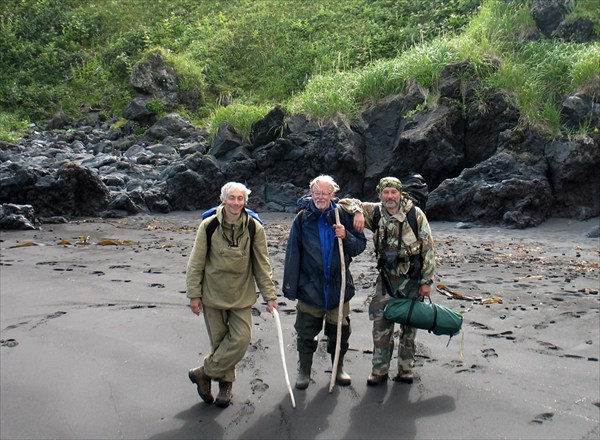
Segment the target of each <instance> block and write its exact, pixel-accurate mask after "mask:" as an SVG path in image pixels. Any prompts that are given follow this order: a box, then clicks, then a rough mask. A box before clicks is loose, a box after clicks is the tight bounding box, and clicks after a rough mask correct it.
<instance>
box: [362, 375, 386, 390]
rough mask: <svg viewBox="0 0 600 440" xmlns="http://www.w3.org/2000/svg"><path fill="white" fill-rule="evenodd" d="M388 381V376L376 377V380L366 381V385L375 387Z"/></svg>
mask: <svg viewBox="0 0 600 440" xmlns="http://www.w3.org/2000/svg"><path fill="white" fill-rule="evenodd" d="M387 380H388V375H387V374H384V375H382V376H378V379H377V380H369V379H367V385H368V386H370V387H376V386H378V385H382V384H384V383H386V382H387Z"/></svg>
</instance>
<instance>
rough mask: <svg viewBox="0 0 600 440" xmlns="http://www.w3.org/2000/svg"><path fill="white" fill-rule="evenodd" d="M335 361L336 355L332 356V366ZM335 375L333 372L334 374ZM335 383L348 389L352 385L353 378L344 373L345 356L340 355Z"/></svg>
mask: <svg viewBox="0 0 600 440" xmlns="http://www.w3.org/2000/svg"><path fill="white" fill-rule="evenodd" d="M334 361H335V353H332V354H331V365H333V362H334ZM332 374H333V372H332ZM335 381H336V383H337V384H338V385H340V386H343V387H347V386H348V385H350V384H351V383H352V378H351V377H350V375H349V374H348V373H346V372H345V371H344V355H343V354H342V353H340V358H339V360H338V365H337V372H336V374H335Z"/></svg>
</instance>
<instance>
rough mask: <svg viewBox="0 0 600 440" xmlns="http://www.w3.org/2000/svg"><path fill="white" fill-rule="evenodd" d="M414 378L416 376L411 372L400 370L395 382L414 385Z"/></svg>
mask: <svg viewBox="0 0 600 440" xmlns="http://www.w3.org/2000/svg"><path fill="white" fill-rule="evenodd" d="M414 378H415V376H414V375H413V372H412V371H411V370H400V371H398V374H397V375H396V377H394V382H402V383H413V380H414Z"/></svg>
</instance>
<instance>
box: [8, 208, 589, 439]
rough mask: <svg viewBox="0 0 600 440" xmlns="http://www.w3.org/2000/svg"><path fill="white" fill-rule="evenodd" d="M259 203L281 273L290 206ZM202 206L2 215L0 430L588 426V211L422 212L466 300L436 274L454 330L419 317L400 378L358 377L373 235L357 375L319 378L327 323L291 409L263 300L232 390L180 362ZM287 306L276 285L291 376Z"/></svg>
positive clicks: (276, 434)
mask: <svg viewBox="0 0 600 440" xmlns="http://www.w3.org/2000/svg"><path fill="white" fill-rule="evenodd" d="M261 216H262V217H263V219H264V220H266V222H267V226H266V228H267V235H268V239H269V252H270V257H271V262H272V265H273V269H274V277H275V280H276V282H277V283H278V284H280V283H281V279H282V273H283V261H284V253H285V241H286V238H287V233H288V228H289V225H290V223H291V220H292V215H291V214H277V213H266V214H261ZM199 217H200V212H189V213H172V214H168V215H153V216H148V215H140V216H135V217H130V218H127V219H113V220H97V219H96V220H94V219H90V220H88V221H81V222H73V223H68V224H61V225H44V226H43V229H42V230H41V231H1V242H0V257H1V265H0V280H1V281H0V300H1V303H0V314H1V324H0V330H1V347H0V350H1V351H0V355H1V356H0V360H1V365H0V375H1V377H0V379H1V381H0V382H1V390H0V401H1V407H0V410H1V413H0V416H1V417H0V419H1V421H0V437H1V438H2V439H13V438H14V439H16V438H23V439H25V438H27V439H34V438H44V439H45V438H61V439H62V438H64V439H91V438H128V439H129V438H130V439H134V438H135V439H138V438H154V439H169V438H173V439H174V438H201V439H233V438H235V439H238V438H244V439H245V438H257V439H269V438H289V439H311V438H317V439H330V438H331V439H338V438H339V439H354V438H356V439H365V438H369V439H386V438H396V439H398V438H406V439H416V438H419V439H420V438H452V439H454V438H456V439H458V438H460V439H467V438H473V439H488V438H490V439H496V438H528V439H551V438H552V439H566V438H577V439H582V438H583V439H595V438H599V436H600V396H599V394H600V392H599V387H600V369H599V363H598V359H599V358H600V349H599V347H600V345H599V344H600V335H599V333H600V315H599V300H600V298H599V294H598V288H599V281H600V271H599V268H598V263H599V251H600V247H599V240H598V238H588V237H586V233H587V232H588V231H590V230H592V229H593V228H594V227H597V226H598V224H599V219H597V218H596V219H593V220H590V221H586V222H578V221H570V220H566V219H552V220H549V221H548V222H546V223H544V224H543V225H541V226H539V227H537V228H531V229H526V230H512V229H503V228H500V227H485V228H472V229H458V228H457V227H456V224H454V223H446V222H433V223H432V230H433V233H434V236H435V239H436V242H437V255H438V263H439V264H438V274H437V283H436V284H440V285H444V286H445V288H446V291H447V290H450V291H452V292H455V293H460V294H462V295H464V296H466V298H465V299H451V298H449V297H447V296H446V295H445V294H444V293H443V290H436V291H435V292H434V293H433V294H432V299H433V300H434V301H435V302H438V303H440V304H444V305H446V306H448V307H451V308H453V309H455V310H457V311H460V312H461V313H463V316H464V324H463V332H462V334H459V335H457V336H455V337H453V338H452V339H450V340H448V338H447V337H442V336H434V335H433V334H429V333H427V332H426V331H419V333H418V335H417V345H418V356H417V364H418V365H417V367H416V368H415V372H416V374H417V379H416V380H415V382H414V383H413V384H412V385H406V384H401V383H396V382H393V381H391V380H390V381H389V382H388V383H387V384H386V385H384V386H381V387H375V388H372V387H367V385H366V378H367V376H368V374H369V372H370V367H371V350H372V343H371V322H370V321H369V319H368V314H367V303H366V302H367V298H368V296H369V294H370V293H371V292H372V291H373V288H374V280H375V276H376V271H375V262H374V258H373V255H372V243H371V242H369V247H368V248H367V250H366V251H365V253H363V254H362V255H360V256H359V257H358V258H356V259H355V260H354V261H353V263H352V265H351V270H352V273H353V276H354V280H355V283H356V285H357V288H358V291H357V295H356V296H355V298H354V299H353V300H352V303H351V308H352V315H351V320H352V330H353V332H352V335H351V337H350V351H349V353H348V355H347V358H346V362H345V367H346V370H347V371H348V372H349V373H350V374H351V375H352V385H351V386H350V387H344V388H341V387H337V386H336V387H335V388H334V390H333V392H332V393H329V379H330V369H331V361H330V358H329V355H328V354H327V353H326V352H325V341H324V340H323V339H321V342H320V343H319V348H318V351H317V354H316V355H315V362H314V365H313V383H311V384H310V386H309V388H308V389H307V390H305V391H300V390H296V389H293V392H294V397H295V401H296V408H293V407H292V402H291V399H290V396H289V394H288V391H287V387H286V384H285V379H284V374H283V371H282V366H281V358H280V353H279V345H278V341H277V333H276V327H275V320H274V318H273V317H272V316H271V315H270V314H268V313H267V312H266V309H265V305H264V304H263V303H262V301H261V300H259V301H258V302H257V303H256V306H255V316H254V328H253V337H252V342H251V345H250V347H249V349H248V352H247V354H246V357H245V358H244V359H243V360H242V361H241V362H240V364H239V365H238V369H237V380H236V382H235V383H234V387H233V394H234V397H233V403H232V405H231V406H230V407H228V408H226V409H220V408H217V407H216V406H215V405H207V404H205V403H204V402H202V401H201V400H200V398H199V397H198V395H197V393H196V389H195V386H194V385H192V384H191V383H190V381H189V379H188V377H187V370H188V369H189V368H192V367H195V366H197V365H199V364H200V361H201V359H202V358H203V357H204V356H205V355H206V353H207V352H208V350H209V344H208V338H207V335H206V332H205V327H204V322H203V318H202V316H200V317H197V316H195V315H193V314H192V313H191V312H190V311H189V309H188V308H187V307H186V305H187V299H186V297H185V267H186V263H187V258H188V255H189V252H190V250H191V246H192V244H193V240H194V236H195V231H196V227H197V224H198V218H199ZM495 297H498V298H501V301H500V302H492V303H489V304H486V302H487V301H486V300H490V299H492V298H495ZM294 310H295V303H294V302H290V301H287V300H286V299H285V298H283V297H281V298H280V314H281V321H282V326H283V335H284V342H285V352H286V360H287V367H288V371H289V374H290V380H291V382H292V386H293V383H294V380H295V376H296V362H297V353H296V350H295V340H294V338H295V335H294V332H293V324H294V319H295V316H294ZM320 337H321V338H322V337H323V335H322V334H321V335H320ZM392 366H393V367H392V371H391V372H390V373H391V375H392V376H393V375H394V374H395V372H396V370H395V369H396V365H395V359H394V361H393V363H392ZM214 392H216V384H215V388H214Z"/></svg>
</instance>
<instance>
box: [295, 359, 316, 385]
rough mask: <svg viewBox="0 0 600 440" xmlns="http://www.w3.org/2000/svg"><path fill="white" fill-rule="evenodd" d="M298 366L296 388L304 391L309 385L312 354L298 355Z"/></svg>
mask: <svg viewBox="0 0 600 440" xmlns="http://www.w3.org/2000/svg"><path fill="white" fill-rule="evenodd" d="M299 355H300V365H299V366H298V378H297V379H296V388H298V389H299V390H305V389H306V388H308V384H309V383H310V370H311V369H312V360H313V354H312V353H299Z"/></svg>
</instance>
